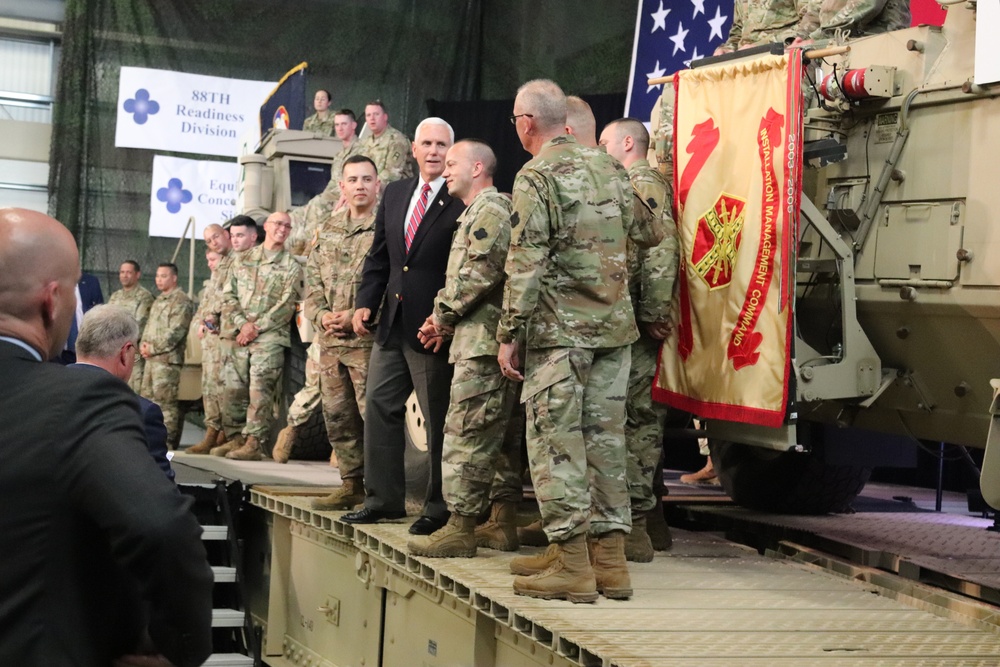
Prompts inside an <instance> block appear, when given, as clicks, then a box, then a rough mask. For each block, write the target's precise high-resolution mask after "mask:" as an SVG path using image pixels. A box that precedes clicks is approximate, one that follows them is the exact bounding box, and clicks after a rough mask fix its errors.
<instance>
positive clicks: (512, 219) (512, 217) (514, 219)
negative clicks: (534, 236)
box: [510, 211, 521, 227]
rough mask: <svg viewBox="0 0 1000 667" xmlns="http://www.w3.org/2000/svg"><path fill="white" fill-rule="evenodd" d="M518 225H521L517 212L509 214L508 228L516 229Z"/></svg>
mask: <svg viewBox="0 0 1000 667" xmlns="http://www.w3.org/2000/svg"><path fill="white" fill-rule="evenodd" d="M519 224H521V216H520V215H519V214H518V212H517V211H514V212H513V213H511V214H510V226H511V227H517V226H518V225H519Z"/></svg>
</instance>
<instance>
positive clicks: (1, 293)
mask: <svg viewBox="0 0 1000 667" xmlns="http://www.w3.org/2000/svg"><path fill="white" fill-rule="evenodd" d="M78 267H79V253H78V252H77V249H76V243H75V242H74V241H73V237H72V235H71V234H70V233H69V230H67V229H66V228H65V227H63V226H62V225H61V224H60V223H59V222H57V221H56V220H53V219H52V218H50V217H48V216H46V215H43V214H41V213H36V212H34V211H26V210H23V209H0V377H2V378H3V382H2V383H0V433H2V434H3V437H0V460H3V462H4V463H3V465H2V466H0V506H2V507H3V508H4V510H3V512H0V535H3V539H4V560H3V567H2V568H0V665H17V666H18V667H35V666H38V667H41V666H42V665H73V666H74V667H108V665H110V664H112V663H114V664H115V665H119V666H124V665H167V664H170V663H172V664H173V665H176V667H195V666H196V665H200V664H202V663H203V662H204V661H205V659H206V658H207V657H208V655H209V654H210V653H211V650H212V635H211V618H212V571H211V568H210V567H209V566H208V562H207V560H206V557H205V549H204V547H203V546H202V543H201V527H200V526H199V525H198V523H197V521H196V520H195V518H194V515H193V514H192V513H191V511H190V505H191V500H190V499H186V498H185V497H184V496H182V495H181V494H180V492H179V491H178V490H177V487H176V486H174V485H173V484H172V483H171V482H170V481H169V480H167V479H166V477H165V476H164V475H163V473H162V472H161V471H160V470H159V469H158V468H157V467H156V464H155V463H154V462H153V461H152V459H151V458H150V456H149V454H148V453H147V452H146V447H145V439H144V436H143V431H142V422H141V419H140V415H139V403H138V401H137V400H136V399H135V398H134V397H133V396H131V395H129V394H128V393H126V392H124V391H122V384H121V381H120V380H118V379H117V378H115V377H113V376H111V375H110V374H106V373H83V372H80V371H79V370H73V369H68V368H64V367H62V366H59V365H57V364H46V363H41V362H43V361H45V360H46V359H50V358H52V357H55V356H58V354H59V352H60V351H61V350H62V349H63V344H64V343H65V341H66V337H67V335H68V334H69V329H70V324H71V322H72V320H73V314H74V310H75V308H76V297H75V286H76V283H77V280H78V278H79V268H78Z"/></svg>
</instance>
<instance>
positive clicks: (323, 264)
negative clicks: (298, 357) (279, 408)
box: [305, 208, 375, 347]
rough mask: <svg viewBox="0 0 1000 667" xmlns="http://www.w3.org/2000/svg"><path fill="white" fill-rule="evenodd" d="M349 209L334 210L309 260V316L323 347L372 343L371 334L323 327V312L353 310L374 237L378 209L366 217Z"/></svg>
mask: <svg viewBox="0 0 1000 667" xmlns="http://www.w3.org/2000/svg"><path fill="white" fill-rule="evenodd" d="M350 216H351V212H350V210H349V209H347V208H344V209H342V210H341V211H338V212H337V213H335V214H334V216H333V217H332V218H330V220H329V221H328V222H327V223H326V224H325V225H324V226H323V229H322V230H320V234H319V241H318V242H317V244H316V247H315V248H313V251H312V252H311V253H309V261H308V262H306V300H305V312H306V317H307V318H308V319H309V320H310V321H311V322H312V323H313V326H315V327H316V332H317V336H316V337H317V340H319V343H320V345H322V346H323V347H371V346H372V341H373V340H374V339H373V338H372V337H371V336H355V335H352V336H350V337H349V338H337V337H336V336H334V335H332V334H327V333H326V332H325V331H324V329H323V324H322V320H323V316H324V315H326V314H327V313H332V312H334V311H339V310H350V311H352V312H353V311H354V309H355V306H354V299H355V296H356V295H357V292H358V287H359V286H360V285H361V270H362V268H363V267H364V265H365V257H366V256H367V255H368V249H369V248H371V246H372V239H373V238H374V237H375V211H374V210H373V211H372V212H371V214H370V215H369V216H368V217H367V218H364V219H363V220H352V219H351V217H350Z"/></svg>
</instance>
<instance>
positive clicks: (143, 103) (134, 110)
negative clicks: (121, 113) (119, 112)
mask: <svg viewBox="0 0 1000 667" xmlns="http://www.w3.org/2000/svg"><path fill="white" fill-rule="evenodd" d="M122 106H124V107H125V111H126V112H128V113H130V114H132V120H134V121H135V123H136V125H144V124H145V123H146V121H147V120H149V117H150V116H152V115H154V114H156V113H157V112H159V110H160V103H159V102H157V101H156V100H151V99H149V91H148V90H146V89H145V88H140V89H139V90H137V91H135V97H134V98H131V99H127V100H125V104H123V105H122Z"/></svg>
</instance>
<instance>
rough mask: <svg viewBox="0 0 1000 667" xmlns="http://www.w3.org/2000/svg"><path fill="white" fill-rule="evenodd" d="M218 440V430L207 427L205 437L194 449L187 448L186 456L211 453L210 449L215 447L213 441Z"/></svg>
mask: <svg viewBox="0 0 1000 667" xmlns="http://www.w3.org/2000/svg"><path fill="white" fill-rule="evenodd" d="M218 438H219V429H217V428H215V427H213V426H209V427H208V429H207V430H206V431H205V437H204V438H202V440H201V442H199V443H198V444H197V445H195V446H194V447H188V449H187V453H188V454H208V453H209V452H210V451H212V447H215V441H216V440H217V439H218Z"/></svg>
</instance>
